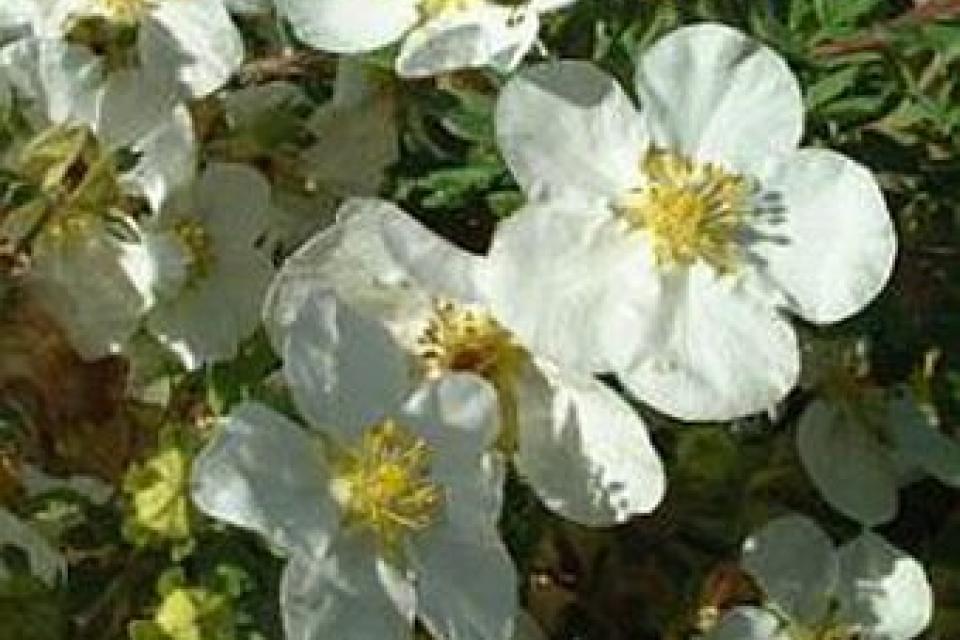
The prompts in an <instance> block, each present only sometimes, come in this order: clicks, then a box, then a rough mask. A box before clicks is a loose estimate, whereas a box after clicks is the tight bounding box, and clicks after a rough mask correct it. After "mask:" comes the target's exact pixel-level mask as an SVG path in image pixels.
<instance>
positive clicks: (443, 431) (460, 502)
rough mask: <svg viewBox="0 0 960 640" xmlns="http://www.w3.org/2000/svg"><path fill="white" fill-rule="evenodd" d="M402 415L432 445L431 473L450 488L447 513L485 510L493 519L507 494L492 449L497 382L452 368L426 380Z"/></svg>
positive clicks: (482, 512) (407, 401)
mask: <svg viewBox="0 0 960 640" xmlns="http://www.w3.org/2000/svg"><path fill="white" fill-rule="evenodd" d="M401 416H402V418H401V419H402V420H403V423H404V425H406V426H407V427H409V428H411V429H413V430H415V431H416V432H417V433H418V434H419V435H420V436H421V437H423V438H424V439H425V440H426V441H427V442H428V443H429V444H430V447H431V451H432V452H433V458H432V460H431V465H430V475H431V477H433V478H434V480H436V482H437V483H438V484H440V485H442V486H443V487H444V488H445V489H446V492H447V498H448V499H447V500H446V502H445V504H444V509H445V512H446V515H447V517H452V518H453V519H457V520H463V519H464V518H462V517H460V516H461V510H464V509H465V510H467V512H470V513H473V512H476V513H478V514H484V513H485V514H487V515H486V516H485V517H486V520H484V519H483V518H481V520H480V522H481V523H482V522H485V521H490V522H495V521H496V519H497V518H498V517H499V515H500V507H501V503H502V497H503V496H502V494H503V477H502V471H503V470H502V469H501V468H500V467H499V462H498V461H497V460H495V459H488V455H487V453H488V450H489V449H490V448H491V447H492V446H493V443H494V439H495V438H496V435H497V419H498V416H499V413H498V407H497V396H496V392H495V391H494V390H493V387H492V386H491V385H490V384H488V383H487V382H486V381H485V380H483V379H482V378H479V377H477V376H475V375H473V374H468V373H451V374H447V375H444V376H443V377H441V378H440V379H438V380H436V381H431V382H425V383H424V384H422V385H421V386H420V387H418V388H417V389H416V390H415V391H414V392H413V393H412V394H411V395H410V397H409V398H408V399H407V400H406V402H405V403H404V406H403V409H402V411H401Z"/></svg>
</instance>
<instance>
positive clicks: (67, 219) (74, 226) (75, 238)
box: [44, 212, 94, 245]
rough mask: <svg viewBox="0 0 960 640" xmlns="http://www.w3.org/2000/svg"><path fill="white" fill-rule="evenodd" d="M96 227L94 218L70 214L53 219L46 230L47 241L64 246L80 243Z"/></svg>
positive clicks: (76, 213)
mask: <svg viewBox="0 0 960 640" xmlns="http://www.w3.org/2000/svg"><path fill="white" fill-rule="evenodd" d="M93 226H94V219H93V216H90V215H86V214H84V213H83V212H69V213H67V214H66V215H61V216H59V217H56V218H53V219H51V220H50V221H49V222H48V223H47V225H46V227H45V228H44V235H45V238H46V239H49V240H51V241H53V242H54V243H57V244H60V245H63V244H70V243H75V242H80V241H81V240H83V239H84V238H86V237H88V236H89V234H90V233H91V232H92V230H93Z"/></svg>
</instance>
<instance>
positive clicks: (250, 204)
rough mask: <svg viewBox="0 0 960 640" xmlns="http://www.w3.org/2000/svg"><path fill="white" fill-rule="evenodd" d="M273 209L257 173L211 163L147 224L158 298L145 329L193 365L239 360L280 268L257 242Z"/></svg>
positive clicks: (190, 366) (262, 178)
mask: <svg viewBox="0 0 960 640" xmlns="http://www.w3.org/2000/svg"><path fill="white" fill-rule="evenodd" d="M269 210H270V185H269V183H267V181H266V179H265V178H264V177H263V176H261V175H260V174H259V173H258V172H257V171H255V170H254V169H250V168H249V167H246V166H243V165H232V164H211V165H209V166H208V167H207V169H206V170H205V171H204V173H203V174H202V175H201V176H200V178H199V179H198V180H197V181H196V183H195V184H194V185H192V187H191V188H190V189H188V190H184V191H183V192H181V193H178V194H175V195H174V197H172V198H171V199H170V200H169V202H168V203H167V205H166V206H165V207H164V208H163V209H162V210H161V211H160V213H159V214H158V215H157V216H156V218H154V219H152V220H150V221H148V222H147V223H145V224H144V234H143V235H144V242H145V244H146V245H147V247H148V250H149V251H150V253H151V255H152V256H153V259H154V262H155V264H156V272H155V274H154V281H153V282H154V290H155V294H156V297H157V302H156V305H155V306H154V307H153V308H152V309H151V311H150V314H149V315H148V316H147V320H146V324H147V328H148V329H149V330H150V332H152V333H153V334H154V335H156V336H157V338H159V340H160V341H161V342H162V343H163V344H165V345H166V346H167V347H168V348H170V349H171V350H172V351H173V352H174V353H176V354H177V356H179V357H180V359H181V361H182V362H183V364H184V366H185V367H187V368H188V369H195V368H197V367H199V366H200V365H202V364H204V363H210V362H218V361H221V360H228V359H230V358H233V357H234V356H235V355H236V354H237V350H238V348H239V346H240V342H241V341H243V340H244V339H246V338H248V337H249V336H250V335H251V334H252V333H253V332H254V330H255V329H256V327H257V325H258V323H259V318H260V305H261V302H262V298H263V292H264V291H265V290H266V287H267V285H268V284H269V282H270V279H271V278H272V277H273V271H274V270H273V265H272V263H271V261H270V258H269V257H268V256H267V255H265V253H264V252H263V251H262V250H261V249H260V248H259V246H258V241H259V239H260V238H261V236H262V234H263V232H264V229H265V228H266V218H267V215H268V212H269Z"/></svg>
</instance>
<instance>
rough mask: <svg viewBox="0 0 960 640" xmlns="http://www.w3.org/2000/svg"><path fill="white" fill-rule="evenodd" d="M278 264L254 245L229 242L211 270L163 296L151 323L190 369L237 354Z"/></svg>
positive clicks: (257, 316) (254, 322)
mask: <svg viewBox="0 0 960 640" xmlns="http://www.w3.org/2000/svg"><path fill="white" fill-rule="evenodd" d="M272 277H273V265H272V264H271V263H270V260H269V259H268V258H267V257H266V256H264V255H263V254H262V253H261V252H260V251H259V250H258V249H256V248H255V247H253V246H251V245H247V246H240V245H237V246H232V247H226V250H224V251H222V252H219V253H218V255H217V257H216V260H215V262H214V266H213V268H212V270H211V273H210V274H208V275H207V276H206V277H204V278H203V280H200V281H198V282H196V283H193V284H191V285H189V286H187V287H185V288H184V289H182V290H181V291H180V292H179V294H178V295H177V296H176V297H175V298H173V299H172V300H165V301H161V302H159V303H158V304H157V305H156V307H154V309H153V310H152V311H151V313H150V316H149V317H148V319H147V326H148V327H149V328H150V331H151V332H152V333H153V334H154V335H156V336H157V338H158V339H159V340H160V341H161V342H162V343H163V344H165V345H166V346H167V347H168V348H170V349H171V350H172V351H173V352H174V353H176V354H177V356H178V357H179V358H180V359H181V361H182V362H183V365H184V367H186V368H187V369H189V370H193V369H196V368H198V367H200V366H201V365H202V364H204V363H211V362H221V361H224V360H229V359H231V358H233V357H235V356H236V355H237V351H238V349H239V347H240V343H241V342H242V341H243V340H244V339H246V338H248V337H250V335H251V334H253V332H254V331H255V330H256V328H257V325H258V324H259V321H260V306H261V301H262V299H263V293H264V291H266V288H267V285H268V284H269V282H270V279H271V278H272Z"/></svg>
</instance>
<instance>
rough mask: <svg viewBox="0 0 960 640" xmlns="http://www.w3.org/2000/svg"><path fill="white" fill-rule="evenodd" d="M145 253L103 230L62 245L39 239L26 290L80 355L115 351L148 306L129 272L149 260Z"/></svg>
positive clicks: (97, 355) (93, 356) (147, 299)
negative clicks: (45, 309) (33, 294)
mask: <svg viewBox="0 0 960 640" xmlns="http://www.w3.org/2000/svg"><path fill="white" fill-rule="evenodd" d="M144 253H145V251H144V249H143V247H141V246H139V245H135V244H131V243H128V242H121V241H119V240H116V239H115V238H113V237H112V236H111V235H110V234H109V233H108V232H107V231H106V229H104V228H102V227H98V228H96V229H94V230H91V231H90V232H89V233H88V234H86V235H85V236H84V237H83V238H78V239H75V240H73V241H67V243H66V244H60V243H59V242H58V241H56V240H48V239H46V238H45V237H43V236H41V238H40V239H39V240H38V242H37V243H36V244H35V245H34V262H33V266H32V269H31V271H30V275H29V278H28V281H29V283H30V286H31V287H32V288H33V290H34V291H35V292H36V293H37V295H38V298H39V299H40V301H41V302H42V303H43V304H44V306H45V307H46V308H47V310H48V311H49V312H50V313H52V314H53V315H54V316H55V317H56V318H57V320H58V322H59V323H60V324H61V325H62V326H63V328H64V329H65V330H66V331H67V335H68V337H69V339H70V343H71V344H72V345H73V347H74V348H75V349H76V350H77V352H78V353H79V354H80V355H81V356H82V357H84V358H86V359H96V358H100V357H103V356H105V355H108V354H111V353H117V352H118V351H120V350H122V348H123V346H124V344H125V343H126V341H127V340H128V339H129V338H130V336H131V335H133V333H134V332H135V331H136V330H137V327H138V325H139V324H140V320H141V318H142V316H143V314H144V313H145V312H146V311H147V308H148V306H149V304H150V302H151V297H150V295H149V293H148V291H146V290H145V289H143V288H141V286H140V285H141V283H139V282H138V281H137V280H136V276H137V274H136V273H134V272H133V271H136V270H137V268H136V265H141V264H142V263H146V262H149V257H147V256H145V255H144Z"/></svg>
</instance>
